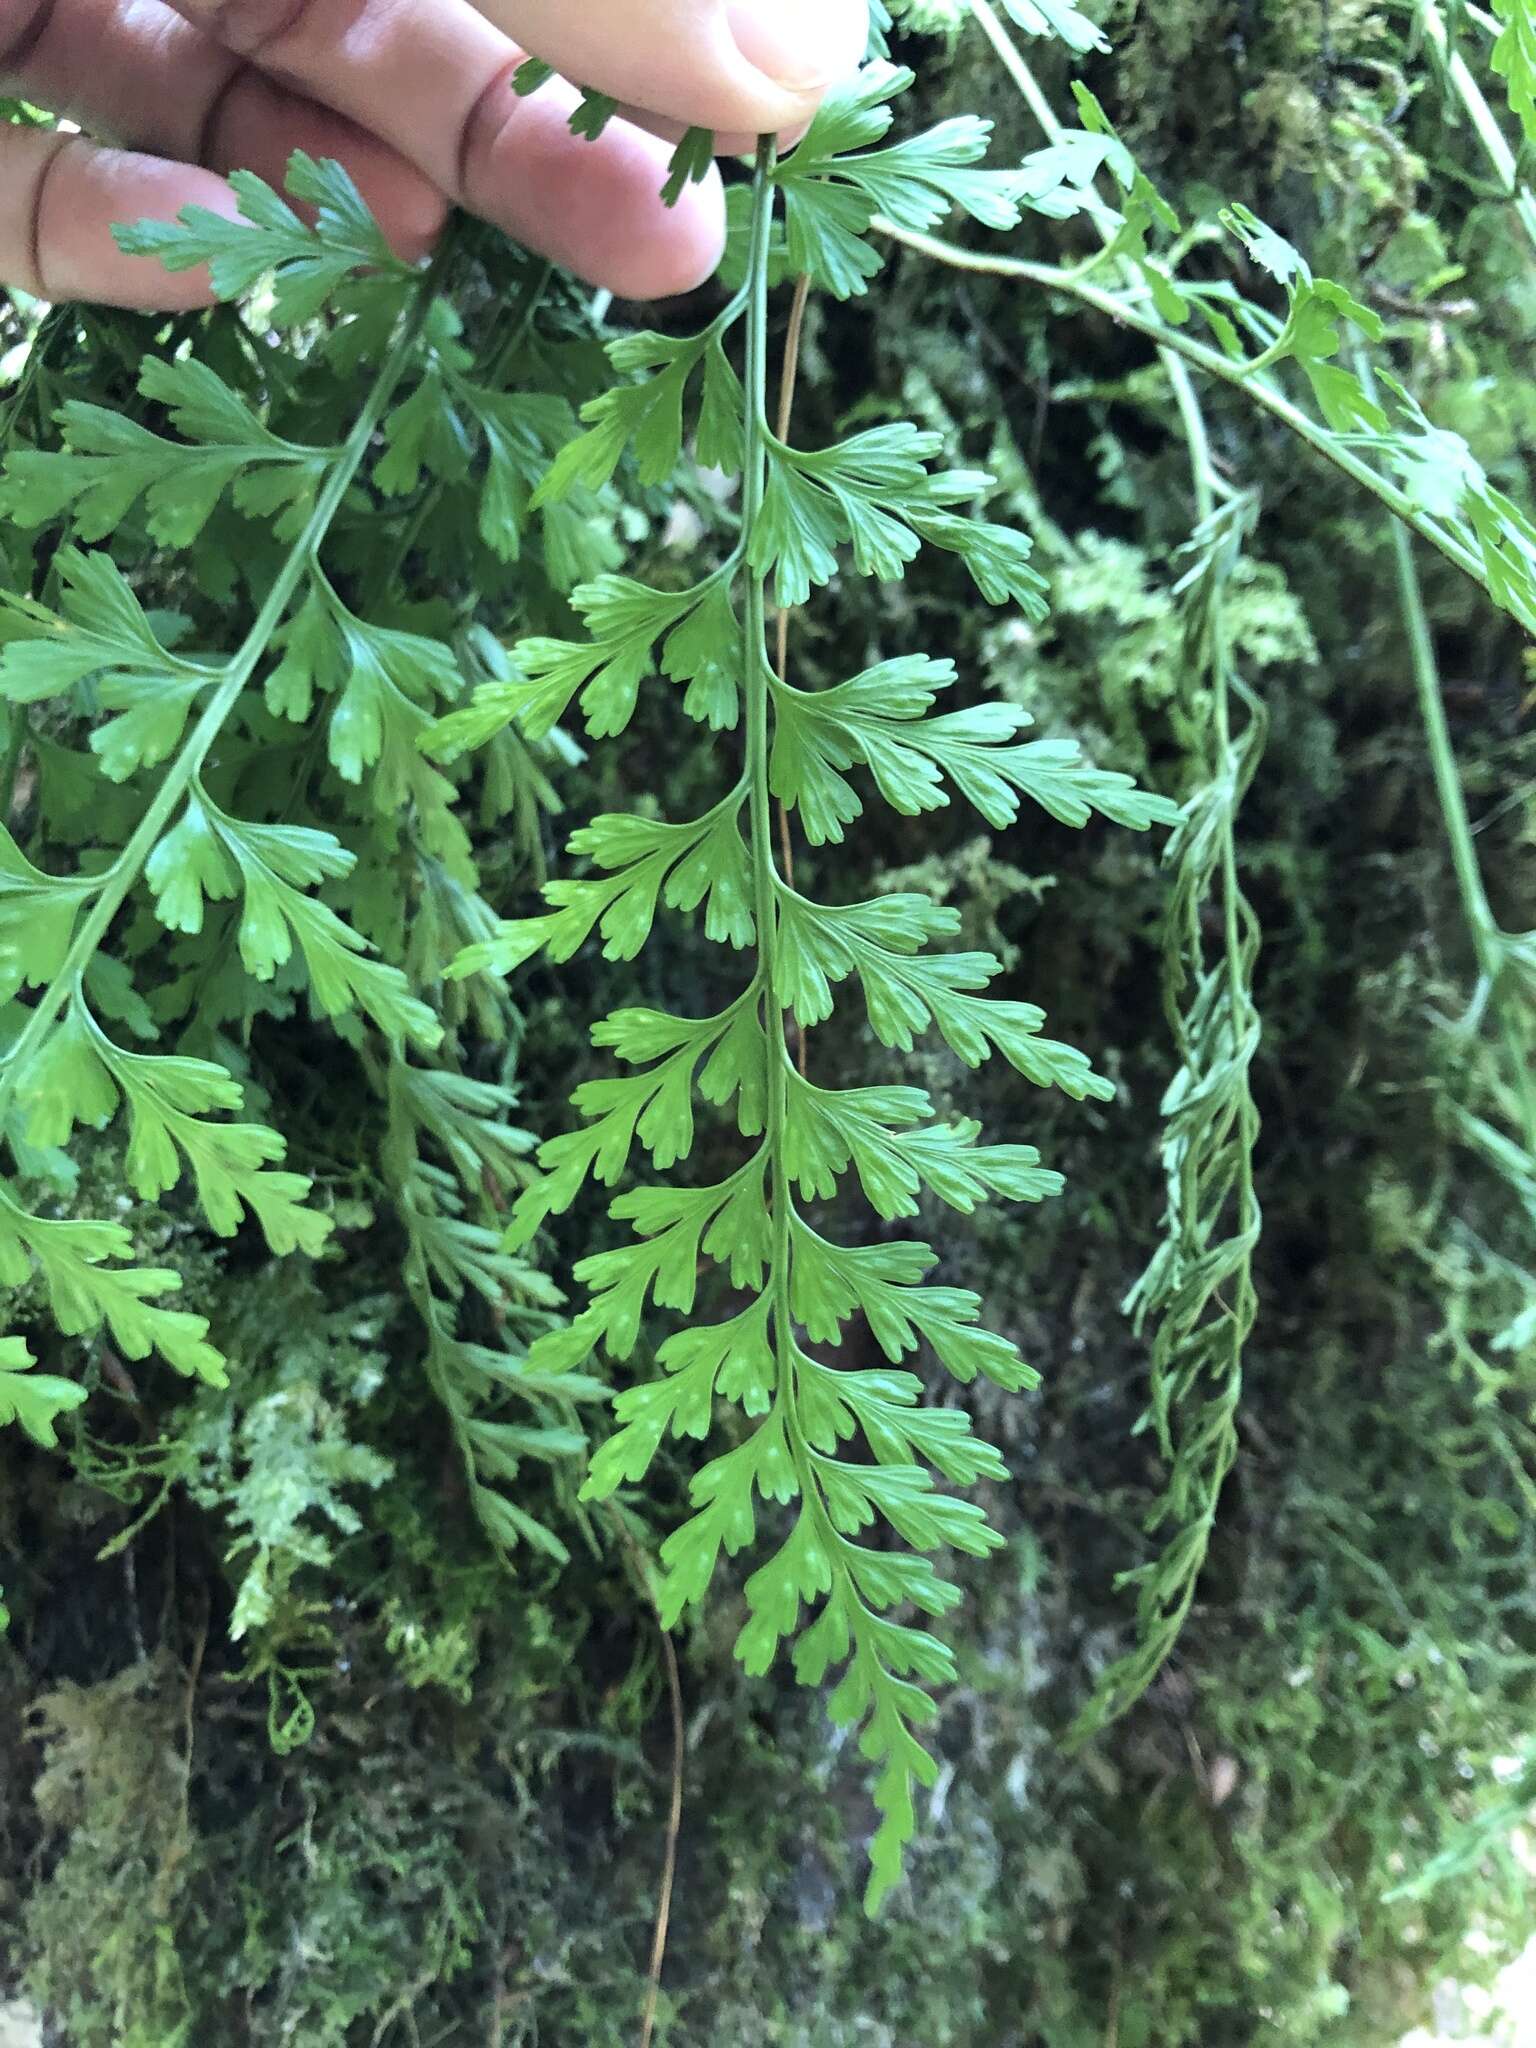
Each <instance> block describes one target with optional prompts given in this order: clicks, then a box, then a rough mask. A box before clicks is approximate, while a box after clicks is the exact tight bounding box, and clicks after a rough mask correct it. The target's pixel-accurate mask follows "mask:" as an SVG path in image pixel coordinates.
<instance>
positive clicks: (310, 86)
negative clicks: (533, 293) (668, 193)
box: [0, 0, 724, 298]
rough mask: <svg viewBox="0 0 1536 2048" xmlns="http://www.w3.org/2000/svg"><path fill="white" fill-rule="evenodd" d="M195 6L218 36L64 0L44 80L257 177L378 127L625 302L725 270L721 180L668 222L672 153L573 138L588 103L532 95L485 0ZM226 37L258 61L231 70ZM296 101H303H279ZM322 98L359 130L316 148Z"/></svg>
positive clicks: (122, 131)
mask: <svg viewBox="0 0 1536 2048" xmlns="http://www.w3.org/2000/svg"><path fill="white" fill-rule="evenodd" d="M5 4H6V0H0V13H3V11H4V7H5ZM33 4H40V0H33ZM42 4H46V0H42ZM179 5H180V7H181V9H182V11H183V12H185V13H186V14H187V15H188V16H195V17H196V18H197V20H198V21H205V22H207V23H208V24H209V25H210V31H209V32H205V31H204V30H203V29H202V28H200V27H197V26H196V25H195V24H194V25H192V26H188V24H186V23H183V22H180V21H177V20H176V19H175V17H174V16H173V15H172V13H171V11H170V10H169V9H168V8H166V7H164V6H162V5H160V4H159V0H52V17H51V20H50V23H49V25H48V27H47V28H46V30H45V32H44V34H43V36H42V38H41V40H40V41H39V42H38V44H37V46H36V48H35V49H34V51H33V53H32V56H31V58H30V59H29V60H28V65H27V70H28V73H29V74H32V73H36V72H38V71H39V69H40V67H41V66H42V64H43V61H44V60H45V59H46V60H47V64H48V67H49V75H50V78H51V79H53V80H54V82H55V92H56V91H57V89H58V83H59V82H60V81H62V80H63V79H68V78H73V79H75V80H79V81H83V83H82V84H80V85H79V87H78V89H77V102H78V103H79V105H78V111H77V113H76V118H78V119H81V120H82V121H85V122H88V123H89V124H90V125H92V126H96V125H98V124H100V123H101V122H103V121H105V120H110V123H111V126H112V130H113V132H114V133H115V134H118V135H122V136H125V137H131V139H133V140H135V141H137V142H138V143H140V145H141V146H143V147H146V148H152V149H155V150H157V151H164V152H165V153H167V154H182V153H185V154H194V153H195V154H197V155H199V156H202V157H204V158H206V160H207V161H209V162H212V163H214V164H217V165H220V166H233V165H234V164H235V163H236V162H241V161H244V162H247V163H249V162H250V161H251V157H252V156H253V155H258V156H259V162H258V163H257V164H256V165H253V166H252V167H253V168H261V169H262V171H263V175H265V176H268V177H269V178H271V177H272V176H273V174H274V172H275V169H276V164H275V163H273V162H272V159H280V158H281V157H282V155H283V153H284V151H285V149H287V148H291V147H292V146H294V144H295V143H296V142H297V143H301V144H302V146H304V147H307V148H309V149H310V150H311V152H312V153H313V154H317V155H337V156H339V157H340V158H341V160H342V161H343V162H344V163H347V164H348V167H349V168H351V167H352V165H353V162H354V156H355V152H356V151H358V150H359V149H361V148H363V145H362V144H361V143H360V141H359V139H358V134H357V131H358V130H361V131H363V132H364V134H367V135H372V136H373V137H375V138H377V140H378V142H379V143H380V144H382V145H384V146H386V147H387V148H388V149H390V150H393V151H394V152H395V153H396V154H397V155H398V156H399V157H400V158H403V159H405V160H406V161H407V162H408V163H409V164H411V165H414V167H415V169H416V171H417V172H418V173H420V174H421V175H422V176H423V177H424V178H425V179H426V180H427V181H428V184H429V185H430V186H431V188H432V190H433V191H435V192H437V193H446V194H447V195H448V197H449V198H451V199H453V200H455V201H457V202H459V203H461V204H463V205H465V206H467V207H469V208H470V209H471V210H472V211H474V212H475V213H478V214H481V215H482V216H483V217H484V218H486V219H487V220H490V221H492V222H493V223H494V224H495V225H497V226H498V227H501V228H503V229H505V230H506V231H507V232H508V233H509V234H512V235H514V236H516V237H517V239H518V240H519V241H522V242H524V243H526V244H527V245H528V246H529V247H530V248H533V249H536V250H538V251H539V252H540V253H542V254H544V255H547V256H549V257H551V258H553V260H554V261H555V262H557V263H560V264H562V265H564V266H565V267H566V268H568V269H571V270H574V271H575V272H576V273H577V274H578V275H580V276H582V277H585V278H587V279H588V280H590V281H591V282H592V283H594V284H598V285H603V286H606V287H607V288H608V289H609V290H611V291H614V292H617V293H619V294H621V295H622V296H624V297H626V298H660V297H664V296H667V295H669V294H671V293H674V292H679V291H686V290H690V289H692V287H693V286H695V285H697V284H699V283H700V282H702V280H703V279H704V278H706V277H707V276H708V275H709V274H710V273H711V271H712V270H713V269H714V267H715V265H716V263H717V262H718V260H719V255H720V250H721V248H722V246H723V241H724V197H723V194H722V192H721V189H720V186H719V183H718V180H717V179H716V178H714V177H713V176H711V177H710V178H708V179H706V180H704V181H703V182H702V183H701V184H698V185H694V186H691V187H690V188H689V189H688V191H686V192H685V193H684V194H683V196H682V198H681V200H680V201H679V203H678V205H677V206H676V208H674V209H672V210H670V211H669V210H668V209H667V208H666V207H664V206H663V205H662V203H661V197H660V194H661V188H662V186H663V185H664V184H665V182H666V176H667V165H668V159H669V152H668V150H667V148H666V146H665V145H664V144H663V143H661V142H659V141H657V140H655V139H654V138H652V137H649V136H647V135H644V134H642V133H641V132H640V131H639V130H638V129H636V128H634V127H633V126H632V125H630V124H628V123H625V122H622V121H616V122H614V123H613V124H612V125H611V126H610V127H609V129H608V130H607V132H606V133H605V134H604V135H603V137H602V139H601V140H600V141H598V142H595V143H592V142H587V141H585V140H584V139H583V138H582V137H580V136H576V135H572V134H571V132H570V129H569V126H568V122H569V116H570V112H571V109H572V107H573V106H574V104H575V96H574V94H573V93H572V92H571V91H570V90H569V88H566V87H564V86H560V85H551V86H550V87H548V88H547V89H546V90H545V91H544V92H541V93H539V94H537V95H535V96H534V97H533V98H532V99H528V100H520V99H518V98H517V97H516V96H515V95H514V94H513V92H512V91H511V79H512V76H513V73H514V72H515V71H516V69H517V67H518V65H519V64H520V63H521V62H522V51H521V50H520V49H519V48H518V47H517V46H516V45H514V44H512V43H510V42H509V41H508V40H507V38H506V37H505V36H504V35H502V34H501V32H500V31H499V30H498V29H497V28H495V27H494V26H493V25H492V24H491V23H490V22H489V21H487V20H486V18H485V17H484V15H482V14H480V13H479V12H477V11H476V10H475V8H473V7H471V6H470V5H469V4H468V0H179ZM104 12H105V13H106V14H108V15H109V16H110V17H111V18H112V19H113V20H114V21H115V23H116V27H115V28H114V30H113V37H114V43H113V63H112V66H111V67H110V68H111V72H112V76H111V77H110V78H106V77H102V76H101V75H100V69H101V67H100V63H99V56H98V55H96V54H94V52H95V51H96V50H97V49H99V44H100V32H101V20H102V17H103V14H104ZM173 29H174V30H175V33H174V34H173V33H172V32H171V31H172V30H173ZM212 31H216V32H217V35H218V36H222V37H224V38H227V39H228V42H229V44H230V45H231V47H232V48H233V50H234V52H235V54H236V56H240V55H246V54H251V55H252V57H253V61H252V62H251V63H248V64H246V65H244V66H241V67H239V68H235V69H232V68H231V66H232V63H233V60H232V58H231V56H230V54H229V52H228V51H227V50H225V49H222V48H220V46H219V45H218V43H217V41H216V39H215V35H214V34H213V33H212ZM189 37H193V38H195V39H196V40H195V42H189V41H188V40H187V39H188V38H189ZM255 59H259V67H258V64H257V63H256V61H254V60H255ZM268 74H270V75H268ZM274 80H275V81H278V82H279V83H274ZM279 91H280V92H282V93H283V94H285V95H286V97H284V98H282V99H274V98H273V94H274V92H279ZM108 100H110V102H111V104H110V105H108V104H107V102H108ZM317 102H324V103H325V105H326V106H327V107H329V108H331V109H334V110H335V112H336V113H338V114H340V115H342V116H344V117H345V119H346V121H347V122H350V123H352V124H354V125H353V126H351V127H348V126H346V125H344V124H343V125H338V126H337V127H336V128H334V129H333V130H331V131H328V132H327V133H326V134H324V135H314V134H311V136H310V139H308V140H305V139H304V138H303V137H302V136H300V135H298V134H296V133H295V132H294V130H295V126H296V124H298V123H299V122H300V120H301V119H302V120H303V121H304V122H306V123H308V122H312V121H313V120H314V119H315V118H316V117H315V116H314V114H313V113H312V112H310V113H307V114H304V115H302V116H301V114H300V111H299V110H300V109H301V108H309V109H312V108H313V107H314V105H315V103H317ZM268 166H270V168H269V167H268ZM374 175H375V176H376V177H379V178H382V177H383V167H382V165H375V167H374ZM359 182H360V183H361V182H363V181H362V180H361V179H360V180H359ZM369 196H372V195H371V194H370V195H369ZM418 225H419V224H418Z"/></svg>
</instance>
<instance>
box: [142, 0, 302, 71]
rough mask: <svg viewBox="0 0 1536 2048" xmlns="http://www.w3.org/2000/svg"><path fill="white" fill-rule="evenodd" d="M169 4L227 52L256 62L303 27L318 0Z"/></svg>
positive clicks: (174, 0) (172, 0)
mask: <svg viewBox="0 0 1536 2048" xmlns="http://www.w3.org/2000/svg"><path fill="white" fill-rule="evenodd" d="M170 5H171V6H172V7H174V8H175V10H176V12H177V13H178V14H180V15H181V16H182V17H183V18H184V19H185V20H187V21H190V22H193V23H195V24H196V26H197V27H198V28H201V29H206V30H207V32H208V34H209V35H211V36H214V37H216V38H217V39H218V41H219V42H221V43H223V44H224V46H225V48H226V49H230V50H234V51H235V52H236V53H237V54H238V55H240V56H242V57H249V58H253V59H254V58H260V57H263V56H265V55H267V54H268V53H269V52H270V51H271V50H273V49H274V48H275V47H276V45H277V44H279V43H281V42H282V41H284V39H285V38H286V37H288V36H290V35H292V34H293V33H294V32H295V31H296V30H297V29H298V28H300V27H301V25H302V24H303V22H304V20H305V17H306V16H307V15H308V14H309V13H310V11H311V9H312V8H313V7H314V5H315V0H170Z"/></svg>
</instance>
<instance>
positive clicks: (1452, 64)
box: [1417, 0, 1536, 249]
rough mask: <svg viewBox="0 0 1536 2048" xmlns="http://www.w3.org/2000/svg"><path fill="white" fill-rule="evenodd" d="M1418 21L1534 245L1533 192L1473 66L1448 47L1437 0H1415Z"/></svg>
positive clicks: (1535, 216)
mask: <svg viewBox="0 0 1536 2048" xmlns="http://www.w3.org/2000/svg"><path fill="white" fill-rule="evenodd" d="M1417 13H1418V20H1419V25H1420V26H1421V28H1422V29H1423V31H1424V38H1425V41H1426V42H1427V43H1428V44H1429V46H1430V48H1431V49H1432V50H1433V51H1434V53H1435V56H1436V59H1437V60H1438V62H1439V65H1440V69H1441V71H1442V72H1443V74H1444V76H1445V78H1446V81H1447V83H1448V84H1449V86H1450V89H1451V91H1452V92H1454V94H1455V95H1456V97H1457V99H1458V100H1459V101H1460V102H1461V105H1462V108H1463V109H1464V111H1465V113H1466V115H1467V118H1468V120H1469V121H1470V122H1471V123H1472V127H1473V131H1474V132H1475V134H1476V136H1477V139H1478V141H1479V142H1480V143H1481V144H1482V146H1483V154H1484V155H1485V156H1486V157H1487V159H1488V162H1489V164H1490V165H1491V166H1492V169H1493V174H1494V177H1495V178H1496V179H1497V180H1498V182H1499V184H1500V186H1501V187H1502V189H1503V191H1504V193H1505V195H1506V197H1507V198H1508V199H1509V200H1510V201H1511V202H1512V203H1513V206H1514V209H1515V213H1516V215H1517V217H1518V219H1519V221H1520V225H1521V226H1522V227H1523V228H1524V229H1525V232H1526V234H1527V235H1528V236H1529V238H1530V242H1531V246H1532V248H1533V249H1536V193H1533V192H1532V190H1531V188H1530V186H1529V185H1527V184H1526V183H1525V182H1524V180H1523V179H1522V178H1521V176H1520V164H1519V159H1518V158H1517V157H1516V155H1515V152H1514V150H1513V149H1511V148H1510V146H1509V141H1508V138H1507V137H1506V136H1505V133H1504V130H1503V129H1502V128H1501V127H1500V126H1499V123H1498V119H1497V117H1496V116H1495V114H1494V111H1493V109H1492V107H1490V106H1489V104H1488V100H1487V96H1486V94H1485V93H1484V91H1483V89H1482V87H1481V86H1480V85H1479V84H1478V82H1477V80H1476V78H1475V77H1474V76H1473V73H1472V68H1471V66H1470V65H1469V64H1468V63H1467V60H1466V58H1465V57H1463V56H1462V54H1461V52H1460V51H1459V50H1453V49H1452V48H1451V42H1450V37H1449V35H1448V34H1447V32H1446V26H1445V17H1444V16H1443V15H1442V14H1441V12H1440V8H1439V6H1438V4H1437V0H1417Z"/></svg>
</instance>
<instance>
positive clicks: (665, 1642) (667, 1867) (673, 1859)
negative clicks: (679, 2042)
mask: <svg viewBox="0 0 1536 2048" xmlns="http://www.w3.org/2000/svg"><path fill="white" fill-rule="evenodd" d="M608 1518H609V1520H610V1521H611V1522H612V1524H613V1526H614V1528H615V1530H616V1531H617V1532H618V1537H619V1541H620V1542H621V1543H622V1544H623V1546H624V1549H625V1552H626V1554H627V1556H628V1558H629V1563H630V1569H631V1571H632V1572H633V1574H634V1578H635V1582H636V1584H637V1586H638V1588H639V1591H640V1595H641V1598H642V1599H643V1600H644V1601H645V1604H646V1606H647V1607H649V1608H650V1610H651V1613H652V1615H653V1616H654V1617H655V1622H656V1632H657V1635H658V1636H659V1637H660V1639H661V1657H662V1663H663V1665H664V1666H665V1669H666V1674H667V1700H668V1705H669V1707H670V1710H671V1720H672V1796H671V1800H670V1802H669V1804H668V1807H667V1840H666V1848H665V1850H664V1852H663V1855H662V1860H661V1882H660V1884H659V1886H658V1887H657V1893H656V1924H655V1928H654V1931H653V1933H652V1936H651V1960H650V1967H649V1969H648V1970H647V1973H646V1991H645V2007H644V2010H643V2012H642V2013H641V2016H640V2048H651V2037H652V2035H653V2034H654V2033H655V2031H656V2008H657V2006H658V2005H659V2004H660V2002H661V1972H662V1967H663V1965H664V1964H665V1962H666V1959H667V1931H668V1928H669V1927H670V1925H671V1921H672V1892H673V1887H674V1885H675V1883H676V1880H677V1844H678V1837H679V1836H680V1835H681V1833H682V1828H683V1757H684V1752H685V1747H686V1740H687V1738H686V1733H685V1730H684V1726H683V1681H682V1676H681V1674H680V1672H679V1671H678V1668H677V1651H676V1649H675V1648H674V1647H673V1643H672V1636H671V1632H670V1631H669V1630H668V1628H667V1626H666V1624H665V1623H664V1622H663V1620H662V1618H661V1608H660V1606H659V1604H658V1603H657V1599H656V1595H655V1593H654V1592H653V1591H652V1588H651V1575H650V1570H649V1567H648V1565H647V1563H646V1559H645V1554H644V1552H643V1551H642V1550H641V1548H640V1546H639V1544H638V1543H637V1542H636V1541H635V1539H634V1537H633V1536H632V1535H631V1533H630V1531H629V1527H628V1525H627V1523H626V1522H625V1520H624V1517H623V1514H622V1513H621V1511H620V1510H619V1509H618V1508H616V1507H614V1506H612V1505H611V1504H610V1505H609V1507H608Z"/></svg>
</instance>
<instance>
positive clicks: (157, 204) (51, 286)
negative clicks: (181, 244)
mask: <svg viewBox="0 0 1536 2048" xmlns="http://www.w3.org/2000/svg"><path fill="white" fill-rule="evenodd" d="M187 206H202V207H206V208H207V210H208V211H209V212H210V213H217V214H221V215H223V217H224V218H225V219H226V220H233V219H235V218H236V217H237V213H238V209H237V207H236V204H235V195H234V193H233V192H232V191H231V190H230V188H229V187H228V185H226V184H225V182H224V180H223V179H222V178H219V177H215V176H214V174H213V173H212V172H211V171H202V170H197V169H195V168H192V167H191V166H188V165H186V164H173V163H169V162H167V161H166V160H165V159H163V158H161V157H148V156H137V155H135V154H133V153H131V152H130V151H127V150H120V149H107V148H103V147H101V146H100V145H98V144H96V143H92V142H87V141H85V140H84V139H83V138H80V137H72V138H71V139H70V140H69V141H68V142H67V143H66V144H65V145H64V146H63V147H62V148H61V149H60V150H59V152H58V154H57V156H56V157H55V158H54V160H53V162H52V164H51V165H50V167H49V170H48V173H47V176H46V178H45V180H44V182H43V184H42V186H41V188H40V190H39V193H38V200H37V216H36V221H37V228H36V233H37V271H38V280H39V283H40V285H41V288H42V296H43V297H45V298H48V299H54V300H70V299H89V300H94V301H95V302H96V303H97V304H100V305H109V306H123V307H127V308H129V309H131V310H133V311H137V312H146V313H190V312H196V311H198V310H199V309H200V308H201V307H203V306H208V305H211V304H212V303H213V298H214V292H213V286H212V283H211V281H210V279H209V276H208V272H207V270H206V269H205V268H203V267H201V266H200V267H199V268H198V269H196V270H184V271H171V270H167V269H166V268H165V266H164V265H163V264H162V263H160V262H158V261H157V260H156V259H155V258H154V257H151V256H130V255H127V254H126V253H125V252H124V251H123V250H121V249H120V248H119V247H118V246H117V243H116V241H115V240H114V238H113V234H112V230H113V228H114V227H115V226H119V225H124V224H131V223H133V222H136V221H140V220H154V221H172V220H174V219H175V218H176V217H177V215H178V214H179V213H180V212H181V211H182V209H183V208H184V207H187Z"/></svg>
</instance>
